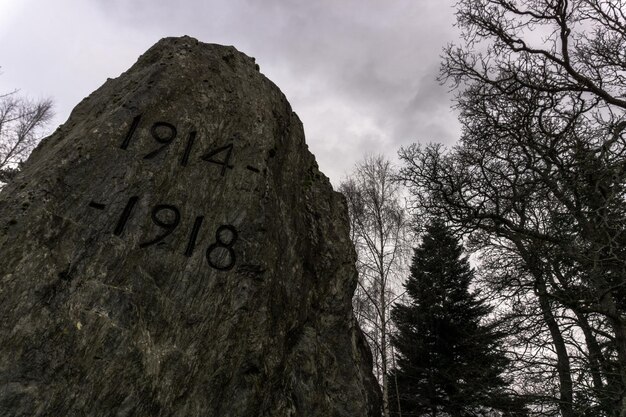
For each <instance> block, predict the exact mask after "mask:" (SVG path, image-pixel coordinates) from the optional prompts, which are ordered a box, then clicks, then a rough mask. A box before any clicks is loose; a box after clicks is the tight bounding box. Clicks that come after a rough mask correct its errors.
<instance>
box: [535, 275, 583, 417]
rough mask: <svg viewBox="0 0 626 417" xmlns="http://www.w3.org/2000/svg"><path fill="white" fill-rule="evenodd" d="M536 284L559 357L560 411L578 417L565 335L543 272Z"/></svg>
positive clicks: (540, 304) (543, 312)
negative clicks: (553, 307) (554, 309)
mask: <svg viewBox="0 0 626 417" xmlns="http://www.w3.org/2000/svg"><path fill="white" fill-rule="evenodd" d="M533 275H534V276H535V283H536V292H535V293H536V295H537V298H538V299H539V306H540V308H541V313H542V315H543V318H544V320H545V321H546V324H547V325H548V330H549V331H550V336H551V337H552V344H553V345H554V351H555V352H556V355H557V364H556V368H557V373H558V375H559V397H560V398H559V409H560V410H561V415H562V416H563V417H576V415H575V414H574V408H573V402H574V401H573V400H574V394H573V384H572V373H571V368H570V363H569V355H568V354H567V348H566V346H565V341H564V340H563V335H562V334H561V331H560V329H559V324H558V323H557V321H556V319H555V318H554V314H553V313H552V307H551V306H550V299H549V298H548V296H547V290H546V283H545V281H544V280H543V276H542V275H541V272H536V273H533Z"/></svg>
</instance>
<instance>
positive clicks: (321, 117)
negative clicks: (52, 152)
mask: <svg viewBox="0 0 626 417" xmlns="http://www.w3.org/2000/svg"><path fill="white" fill-rule="evenodd" d="M24 2H25V3H24V4H26V6H23V7H22V8H21V9H17V10H13V11H12V13H11V14H10V15H11V16H12V17H11V19H12V20H11V21H9V22H8V26H7V29H6V31H5V32H4V33H3V32H0V35H2V38H0V45H2V46H0V57H2V58H3V59H4V61H3V62H0V65H1V66H3V68H2V70H3V72H4V73H5V75H2V76H0V89H2V90H7V89H12V88H15V87H20V88H22V89H23V90H25V91H27V92H28V93H30V94H31V95H34V96H52V97H53V98H54V99H55V101H56V103H57V113H58V114H59V119H60V120H58V121H59V122H62V121H63V120H64V119H65V118H66V117H67V116H68V115H69V111H70V110H71V108H72V107H73V106H74V105H76V104H77V103H78V102H79V101H80V99H81V98H82V97H84V96H86V95H88V94H89V93H90V92H91V91H93V90H94V89H95V88H97V87H98V86H99V85H101V84H102V83H103V82H104V81H105V80H106V78H107V77H116V76H117V75H119V73H121V72H122V71H124V70H125V69H127V68H128V67H129V66H130V65H132V63H133V62H134V61H135V60H136V59H137V57H138V56H139V55H140V54H141V53H142V52H144V51H145V50H146V49H147V48H148V47H149V46H151V45H152V44H153V43H155V42H156V41H157V40H158V39H160V38H162V37H165V36H180V35H184V34H188V35H190V36H194V37H196V38H198V39H199V40H201V41H203V42H214V43H222V44H230V45H234V46H235V47H237V48H238V49H239V50H241V51H242V52H245V53H246V54H248V55H250V56H254V57H256V58H257V62H258V63H259V64H260V66H261V71H262V72H263V73H264V74H265V75H267V76H268V78H270V79H271V80H272V81H274V82H275V83H276V84H277V85H278V86H279V87H280V88H281V89H282V90H283V92H284V93H285V94H286V96H287V98H288V99H289V100H290V102H291V104H292V107H293V108H294V110H295V111H296V112H297V113H298V115H299V116H300V118H301V119H302V120H303V122H304V125H305V133H306V135H307V142H308V144H309V147H310V148H311V150H312V151H313V153H315V154H316V157H317V159H318V162H319V164H320V168H321V169H322V171H323V172H325V173H326V174H327V175H328V176H330V177H331V179H332V180H333V182H334V183H335V184H337V183H338V181H339V179H340V178H341V177H342V176H343V175H344V173H345V172H347V171H349V170H350V169H351V167H352V165H354V163H356V162H357V161H358V160H360V159H361V158H362V156H363V155H364V154H365V153H371V154H376V153H385V154H387V155H388V156H390V158H392V159H393V158H395V154H396V152H397V149H398V147H399V146H402V145H406V144H409V143H411V142H413V141H418V140H419V141H442V142H445V143H451V142H453V141H454V140H455V139H456V137H457V136H458V132H459V127H458V123H457V122H456V117H455V115H454V114H453V113H452V112H451V110H450V104H451V101H450V99H451V97H450V95H449V94H448V93H447V90H446V88H445V87H442V86H440V85H439V84H438V83H437V81H436V80H435V78H436V75H437V69H438V66H439V59H440V58H439V55H440V53H441V49H442V47H443V46H444V45H445V44H446V43H448V42H450V41H452V40H454V38H455V37H456V34H455V32H454V30H453V28H452V22H453V9H452V4H453V1H452V0H396V1H393V2H383V1H380V0H342V1H336V0H334V1H331V0H321V1H315V2H312V1H304V0H292V1H285V0H265V1H262V2H260V1H253V0H220V1H217V0H216V1H201V0H193V1H191V0H190V1H178V2H176V1H172V0H134V1H126V0H124V1H122V0H92V1H84V0H82V1H81V0H58V1H55V2H37V4H36V6H37V7H35V2H34V1H33V0H24ZM5 33H6V34H5ZM13 39H19V40H20V42H19V43H17V42H15V41H13V42H11V40H13Z"/></svg>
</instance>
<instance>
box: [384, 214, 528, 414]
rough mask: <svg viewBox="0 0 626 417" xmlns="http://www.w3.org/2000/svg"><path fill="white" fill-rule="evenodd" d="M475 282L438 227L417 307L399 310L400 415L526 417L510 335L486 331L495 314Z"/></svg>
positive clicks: (418, 281)
mask: <svg viewBox="0 0 626 417" xmlns="http://www.w3.org/2000/svg"><path fill="white" fill-rule="evenodd" d="M473 278H474V272H473V270H472V269H471V267H470V265H469V262H468V260H467V259H466V258H465V257H464V256H463V248H462V246H461V245H460V243H459V241H458V240H457V239H456V238H455V237H454V236H453V235H452V234H451V232H450V231H449V230H448V229H447V227H446V226H445V225H444V224H443V223H442V222H438V221H435V222H433V223H431V224H430V225H429V226H428V227H427V229H426V233H425V234H424V236H423V241H422V243H421V244H420V246H419V247H417V248H416V249H414V256H413V261H412V265H411V273H410V276H409V278H408V280H407V282H406V284H405V288H406V292H407V295H408V299H409V302H408V303H407V304H404V305H403V304H396V305H395V306H394V308H393V310H392V315H391V316H392V320H393V321H394V322H395V325H396V327H397V333H396V335H394V336H393V337H392V345H393V346H394V348H395V351H396V353H397V359H396V367H395V368H394V369H393V370H392V371H391V372H390V378H389V381H390V382H391V383H392V385H393V386H392V389H390V390H389V391H390V399H389V403H390V406H391V407H392V410H393V412H392V415H394V416H403V417H409V416H432V417H435V416H451V417H470V416H488V415H494V416H497V415H504V416H523V415H525V413H524V411H523V406H522V405H521V404H520V403H519V402H518V401H517V400H515V399H514V397H512V396H511V395H510V392H511V390H510V389H509V388H508V383H507V381H506V380H505V378H504V377H503V375H502V374H503V372H504V370H505V368H506V366H507V364H508V362H509V361H508V359H507V358H506V356H505V355H504V353H503V351H502V349H501V346H502V338H503V337H504V335H503V334H502V333H501V332H499V331H497V330H496V328H495V326H494V325H491V324H487V323H486V320H485V319H486V316H487V315H488V314H489V313H490V312H491V307H489V306H488V305H487V304H486V303H485V300H484V299H481V298H479V296H478V294H477V293H472V292H471V291H470V284H471V282H472V279H473ZM396 384H397V385H396Z"/></svg>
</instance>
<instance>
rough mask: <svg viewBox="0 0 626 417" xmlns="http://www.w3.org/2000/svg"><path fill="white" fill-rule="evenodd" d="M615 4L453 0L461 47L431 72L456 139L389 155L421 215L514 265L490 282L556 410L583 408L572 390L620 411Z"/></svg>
mask: <svg viewBox="0 0 626 417" xmlns="http://www.w3.org/2000/svg"><path fill="white" fill-rule="evenodd" d="M624 10H626V2H624V1H623V0H611V1H609V0H571V1H568V0H533V1H520V0H461V1H459V3H458V13H457V18H458V23H459V26H460V27H461V28H462V29H463V30H464V39H465V41H466V42H465V44H464V45H462V46H460V47H458V46H450V47H448V49H447V50H446V51H445V59H444V63H443V66H442V78H443V79H444V80H447V81H449V82H451V83H452V85H453V86H454V87H455V88H456V89H457V91H458V92H459V94H458V97H457V105H458V108H459V110H460V111H461V118H460V119H461V122H462V124H463V136H462V139H461V142H460V144H459V146H458V147H456V148H454V149H452V150H450V151H446V150H444V149H442V148H441V147H437V146H430V147H427V148H420V147H418V146H413V147H409V148H406V149H403V150H402V151H401V157H402V159H403V160H404V162H405V166H404V169H403V177H404V178H405V179H406V181H407V184H409V185H410V186H411V187H412V189H413V195H414V196H415V198H416V201H417V203H418V205H419V206H420V207H421V208H422V209H424V210H427V211H428V212H431V213H435V214H436V215H441V216H444V218H446V219H448V221H449V222H450V223H451V224H454V225H455V226H456V227H457V229H458V231H460V232H463V233H465V234H466V236H468V237H469V239H470V240H471V241H472V242H473V248H474V249H475V250H477V251H480V252H481V253H482V254H487V253H488V254H489V259H487V258H483V260H484V261H485V262H486V263H488V262H493V263H496V262H501V260H502V259H507V258H509V259H512V260H514V261H515V262H514V265H510V268H511V269H510V270H506V269H501V268H500V267H501V266H502V265H500V266H499V268H498V269H496V270H495V271H494V272H493V273H492V278H493V279H494V280H495V282H497V283H498V285H500V288H501V291H502V292H505V290H506V292H508V294H509V295H511V296H512V297H516V299H517V300H519V301H518V303H517V304H516V305H511V306H510V307H511V308H513V309H517V310H510V311H513V312H514V313H516V314H518V317H519V316H520V315H521V316H524V315H526V318H527V319H528V320H530V321H532V323H533V324H536V326H534V327H532V328H530V327H529V328H528V329H527V330H528V332H527V333H525V334H521V333H520V334H521V336H522V337H521V338H520V339H519V340H521V342H522V343H521V345H520V346H519V347H520V348H523V349H526V348H529V346H530V347H531V348H530V350H527V352H530V353H531V355H526V356H523V357H520V360H523V361H526V360H528V361H530V362H527V363H526V366H524V367H521V368H520V369H525V370H527V371H528V373H527V374H526V377H527V378H529V380H530V378H531V372H535V371H536V372H537V374H536V375H535V376H536V377H535V378H534V381H535V382H536V384H537V385H536V386H541V384H542V383H543V382H544V381H546V380H551V381H554V384H552V386H553V387H555V388H556V390H555V391H554V392H553V391H546V392H547V394H545V395H544V397H543V398H541V399H540V400H541V401H542V402H544V403H545V402H551V403H552V404H553V405H556V406H557V410H556V412H558V413H560V415H562V416H564V417H573V416H579V415H589V414H583V411H581V410H582V408H581V407H586V405H585V404H586V403H589V401H587V399H586V398H591V400H590V401H591V403H593V404H594V405H593V406H594V407H596V406H597V408H595V409H594V410H596V411H593V412H592V414H594V415H610V416H620V417H625V416H626V392H625V388H626V302H625V301H624V300H626V222H625V221H624V219H626V208H625V205H624V202H625V201H626V98H625V97H626V55H624V50H626V14H625V12H624ZM514 299H515V298H514ZM519 323H522V322H519ZM533 332H534V334H535V337H537V339H534V340H536V341H537V342H538V343H535V344H534V345H532V346H531V342H532V340H531V338H530V337H528V335H530V334H533ZM537 352H540V353H541V355H539V356H536V355H535V354H536V353H537ZM544 359H546V360H544ZM547 359H549V360H547ZM522 363H523V362H522ZM531 365H532V366H531ZM587 377H588V379H589V381H590V382H589V384H588V386H589V389H586V388H585V387H586V384H587V383H586V382H583V381H586V378H587ZM537 392H539V391H537ZM537 398H538V399H539V396H537ZM538 409H541V406H539V408H538ZM587 412H588V411H587ZM538 413H539V414H540V415H549V414H546V412H544V411H541V412H538ZM542 413H543V414H542Z"/></svg>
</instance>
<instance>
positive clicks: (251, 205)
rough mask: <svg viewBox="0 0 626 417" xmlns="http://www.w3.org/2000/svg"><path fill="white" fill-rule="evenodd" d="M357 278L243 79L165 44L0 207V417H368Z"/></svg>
mask: <svg viewBox="0 0 626 417" xmlns="http://www.w3.org/2000/svg"><path fill="white" fill-rule="evenodd" d="M194 132H195V133H194ZM354 261H355V255H354V251H353V249H352V247H351V244H350V241H349V238H348V221H347V214H346V207H345V205H344V202H343V199H342V198H341V196H340V195H339V194H338V193H335V192H333V191H332V188H331V186H330V184H329V181H328V179H327V178H326V177H325V176H324V175H322V174H321V173H320V172H319V170H318V167H317V164H316V162H315V159H314V157H313V155H311V153H310V152H309V151H308V149H307V146H306V144H305V142H304V134H303V131H302V125H301V123H300V121H299V120H298V118H297V116H296V115H295V114H294V113H293V112H292V110H291V108H290V106H289V103H288V102H287V100H286V99H285V97H284V96H283V94H282V93H281V92H280V91H279V89H278V88H277V87H276V86H275V85H274V84H272V83H271V82H270V81H269V80H267V79H266V78H265V77H264V76H263V75H261V74H260V73H259V72H258V66H256V65H255V63H254V60H253V59H252V58H249V57H247V56H246V55H244V54H242V53H240V52H237V51H236V50H235V49H234V48H232V47H224V46H219V45H211V44H203V43H199V42H198V41H196V40H195V39H192V38H189V37H184V38H168V39H164V40H161V41H160V42H158V43H157V44H156V45H155V46H154V47H152V48H151V49H150V50H148V51H147V52H146V53H145V54H144V55H142V56H141V57H140V58H139V60H138V61H137V63H136V64H135V65H134V66H133V67H132V68H131V69H130V70H128V71H127V72H125V73H124V74H122V75H121V76H120V77H119V78H117V79H113V80H108V81H107V82H106V83H105V84H104V85H103V86H102V87H100V88H99V89H98V90H97V91H95V92H94V93H93V94H92V95H90V96H89V97H87V98H86V99H85V100H83V101H82V102H81V103H80V104H79V105H78V106H77V107H76V108H75V109H74V111H73V113H72V115H71V116H70V118H69V120H68V121H67V122H66V123H65V124H64V125H63V126H62V127H60V128H59V129H58V130H57V131H56V132H55V133H54V134H53V135H51V136H50V137H48V138H47V139H46V140H44V142H43V143H42V144H41V145H40V146H39V147H38V149H37V150H36V151H35V152H34V153H33V155H32V156H31V158H30V159H29V160H28V162H27V164H26V166H25V168H24V170H23V172H22V173H21V174H20V175H19V176H18V177H17V179H16V180H15V181H14V182H13V183H11V184H10V185H8V186H7V187H5V189H4V190H3V191H2V193H1V194H0V318H1V319H0V415H2V416H28V417H32V416H55V417H56V416H106V417H111V416H117V417H121V416H151V417H154V416H180V417H192V416H216V417H217V416H219V417H228V416H238V417H240V416H280V417H286V416H324V417H328V416H378V415H379V411H378V410H379V402H378V401H379V393H378V388H377V385H376V381H375V379H374V378H373V376H372V364H371V358H370V354H369V351H368V349H367V347H366V344H365V342H364V339H363V336H362V334H361V331H360V330H359V328H358V326H357V325H356V324H355V321H354V318H353V315H352V310H351V302H350V299H351V296H352V293H353V291H354V287H355V285H356V284H355V282H356V281H355V280H356V271H355V268H354Z"/></svg>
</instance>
